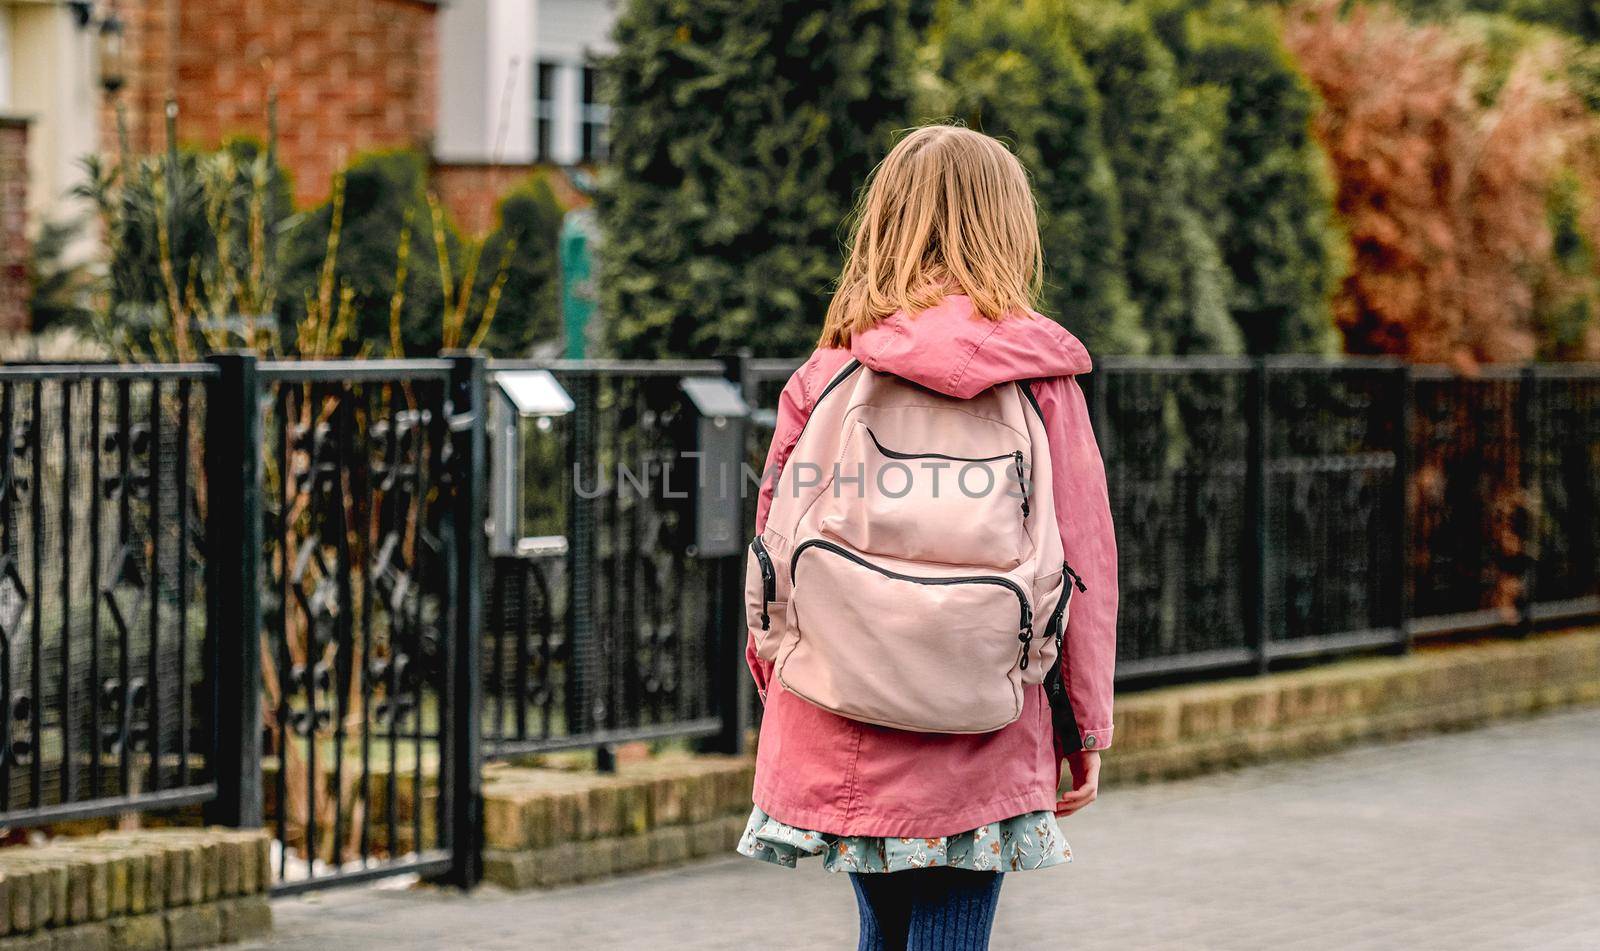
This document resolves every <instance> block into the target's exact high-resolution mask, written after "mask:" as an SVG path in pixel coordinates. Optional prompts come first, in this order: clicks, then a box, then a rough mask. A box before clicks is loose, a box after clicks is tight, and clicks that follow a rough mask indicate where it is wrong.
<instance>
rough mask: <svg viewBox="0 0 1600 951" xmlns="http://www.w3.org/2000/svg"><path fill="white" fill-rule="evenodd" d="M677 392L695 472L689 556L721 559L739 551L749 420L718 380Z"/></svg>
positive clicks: (688, 383) (698, 381)
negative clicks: (684, 406)
mask: <svg viewBox="0 0 1600 951" xmlns="http://www.w3.org/2000/svg"><path fill="white" fill-rule="evenodd" d="M680 386H681V387H682V389H683V394H684V396H685V397H686V398H687V399H688V402H689V407H690V409H691V411H692V426H693V439H694V446H693V451H694V452H696V453H699V455H698V457H695V456H691V457H689V458H688V459H686V460H684V463H685V464H687V465H688V466H689V467H690V468H692V469H693V470H694V472H695V478H694V479H693V480H692V485H691V486H690V491H689V498H690V503H691V506H692V509H693V515H694V546H695V552H694V553H695V555H696V556H697V557H700V558H726V557H728V556H729V555H737V554H739V553H740V552H742V551H744V546H745V542H746V539H745V538H744V537H743V535H744V531H743V514H744V505H743V500H742V499H741V495H742V490H743V486H744V469H743V464H744V460H745V425H746V424H747V422H748V421H749V418H750V407H749V406H748V405H746V403H745V401H744V397H743V396H742V395H741V394H740V393H739V388H738V386H737V385H735V384H734V383H733V382H732V381H731V380H725V379H723V378H721V377H710V376H704V377H687V378H685V379H684V380H683V381H682V383H681V384H680Z"/></svg>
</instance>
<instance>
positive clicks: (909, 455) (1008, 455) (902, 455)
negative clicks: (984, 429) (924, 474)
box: [861, 426, 1022, 462]
mask: <svg viewBox="0 0 1600 951" xmlns="http://www.w3.org/2000/svg"><path fill="white" fill-rule="evenodd" d="M861 428H862V429H865V430H866V431H867V436H869V437H870V438H871V439H872V444H873V445H874V446H877V447H878V451H879V452H881V453H883V454H884V455H886V456H888V457H889V458H890V459H948V460H950V461H951V462H999V461H1000V460H1001V459H1018V458H1021V457H1022V453H1021V452H1002V453H1001V454H1000V455H998V456H984V457H983V458H978V457H976V456H949V455H946V454H944V453H942V452H901V451H900V450H898V449H890V448H889V447H888V446H885V445H884V444H883V443H881V442H879V441H878V434H877V433H875V432H873V431H872V427H871V426H863V427H861Z"/></svg>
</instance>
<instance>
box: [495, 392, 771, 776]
mask: <svg viewBox="0 0 1600 951" xmlns="http://www.w3.org/2000/svg"><path fill="white" fill-rule="evenodd" d="M539 368H547V369H550V370H552V371H553V373H554V375H555V377H556V379H558V380H559V381H560V383H561V385H562V386H563V387H564V388H565V389H566V391H567V392H568V393H569V394H570V395H571V398H572V402H573V408H572V412H571V413H570V414H565V415H562V416H560V417H555V418H546V419H545V420H543V421H542V422H543V425H542V426H536V427H534V428H533V429H532V431H530V432H527V433H524V434H523V435H522V437H521V446H520V448H521V449H522V451H523V455H524V460H525V462H524V468H523V471H522V473H521V474H520V481H521V487H522V503H521V508H522V510H523V511H522V515H523V530H522V531H518V532H516V533H514V535H515V536H516V537H517V538H518V539H519V540H523V541H525V542H526V544H523V545H521V546H520V547H519V549H518V550H515V551H510V552H504V553H497V554H496V555H495V557H494V559H493V563H494V567H493V584H492V586H491V591H490V597H489V604H488V627H487V633H486V636H485V651H486V660H487V663H486V671H485V673H486V683H485V692H486V706H485V712H484V724H485V739H486V744H487V745H486V752H488V753H489V755H492V756H517V755H525V754H529V753H540V752H548V751H553V750H562V749H573V748H581V747H597V748H598V749H599V750H600V751H601V762H602V765H603V766H604V765H608V762H607V756H608V749H609V745H610V744H613V743H618V742H625V741H631V740H659V739H668V738H674V737H677V738H688V737H707V736H712V735H717V734H724V733H727V732H728V731H729V730H730V729H732V730H733V731H734V732H737V727H736V725H735V726H734V727H729V725H728V724H727V723H726V722H725V719H724V716H723V714H724V704H723V703H722V691H721V690H720V689H717V688H716V686H715V685H714V680H715V678H717V677H718V676H721V675H723V674H724V673H725V672H726V669H727V667H728V665H727V664H724V663H721V662H720V660H719V658H720V657H725V656H726V653H725V652H724V653H720V654H719V653H718V652H717V646H718V644H719V643H721V642H722V641H723V640H725V639H726V637H727V630H726V627H727V626H726V625H723V624H721V618H722V616H723V615H722V614H720V613H719V612H720V611H721V610H722V607H721V606H722V605H725V604H726V603H727V601H728V598H729V597H730V596H733V597H740V596H741V595H739V594H738V593H737V592H735V591H733V590H732V589H731V587H730V584H733V585H742V579H743V575H742V573H740V570H741V568H742V560H741V559H740V558H731V559H730V558H729V557H727V556H722V557H712V558H707V557H702V556H701V553H698V552H697V551H696V547H695V530H694V512H693V497H692V495H691V493H689V492H686V491H681V490H682V488H683V485H682V483H684V481H685V479H686V477H688V478H692V475H693V474H692V473H691V472H689V471H688V468H689V467H690V466H692V460H691V459H689V458H686V455H685V454H686V453H692V452H693V451H695V447H696V442H695V433H694V424H695V420H694V416H693V413H692V410H691V408H690V407H689V405H688V400H687V398H686V397H685V394H684V390H683V382H684V380H686V379H690V378H694V377H708V376H709V377H721V376H722V375H723V373H724V366H723V365H722V364H721V363H718V362H714V361H656V362H642V361H641V362H610V363H603V362H586V363H554V364H534V363H528V362H518V361H496V362H495V363H494V364H492V370H493V371H495V372H512V371H516V370H519V369H520V370H528V369H539ZM741 554H742V547H741ZM730 562H731V564H730ZM730 569H731V572H730ZM730 577H731V578H732V579H733V580H732V582H731V583H730V580H729V579H730Z"/></svg>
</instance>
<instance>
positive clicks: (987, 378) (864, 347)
mask: <svg viewBox="0 0 1600 951" xmlns="http://www.w3.org/2000/svg"><path fill="white" fill-rule="evenodd" d="M850 353H851V356H853V357H855V358H856V359H857V360H860V361H861V362H862V364H863V365H865V366H866V367H868V368H869V369H873V370H877V371H879V372H881V373H892V374H894V375H895V376H898V377H900V378H901V379H904V380H909V381H911V382H912V383H916V384H917V385H919V386H925V387H927V388H928V389H931V390H937V391H938V392H940V393H944V394H947V395H949V396H954V397H956V398H958V399H971V398H972V397H974V396H977V395H978V394H979V393H982V392H983V391H984V390H986V389H988V388H989V387H991V386H994V385H996V384H998V383H1008V382H1010V381H1012V380H1032V379H1044V378H1048V377H1057V376H1076V375H1078V374H1080V373H1087V372H1089V369H1090V367H1091V363H1090V360H1089V351H1088V350H1086V349H1084V346H1083V344H1082V343H1080V342H1079V341H1078V338H1077V337H1074V336H1073V335H1072V334H1070V333H1068V332H1067V330H1066V328H1064V327H1062V326H1061V325H1060V324H1058V323H1056V322H1055V321H1053V320H1050V319H1049V318H1047V317H1044V316H1042V315H1040V314H1036V313H1034V312H1032V311H1029V312H1028V315H1027V316H1026V317H1009V318H1006V319H1005V320H989V319H988V318H985V317H982V316H980V315H979V314H978V313H977V311H976V309H975V308H974V307H973V305H972V300H971V299H970V298H968V297H967V296H965V295H963V294H952V295H950V296H949V297H946V298H945V299H944V300H943V301H941V302H940V303H939V304H937V305H935V306H933V307H930V308H929V309H927V310H925V311H922V312H920V313H917V314H915V315H911V314H907V313H905V312H904V311H902V312H900V313H897V314H892V315H890V316H889V317H886V318H884V319H883V320H882V321H880V322H879V323H878V325H877V326H875V327H873V328H872V329H871V330H868V331H865V332H863V333H858V334H856V335H855V336H854V338H853V339H852V340H851V343H850Z"/></svg>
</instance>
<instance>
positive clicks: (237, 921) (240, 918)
mask: <svg viewBox="0 0 1600 951" xmlns="http://www.w3.org/2000/svg"><path fill="white" fill-rule="evenodd" d="M217 911H218V912H220V913H221V915H222V940H223V941H230V942H231V941H246V940H249V939H250V938H259V937H261V936H262V935H265V934H268V933H270V932H271V931H272V905H271V903H270V902H268V901H267V898H266V896H265V895H250V896H247V897H244V898H232V899H228V900H226V901H220V902H217Z"/></svg>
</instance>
